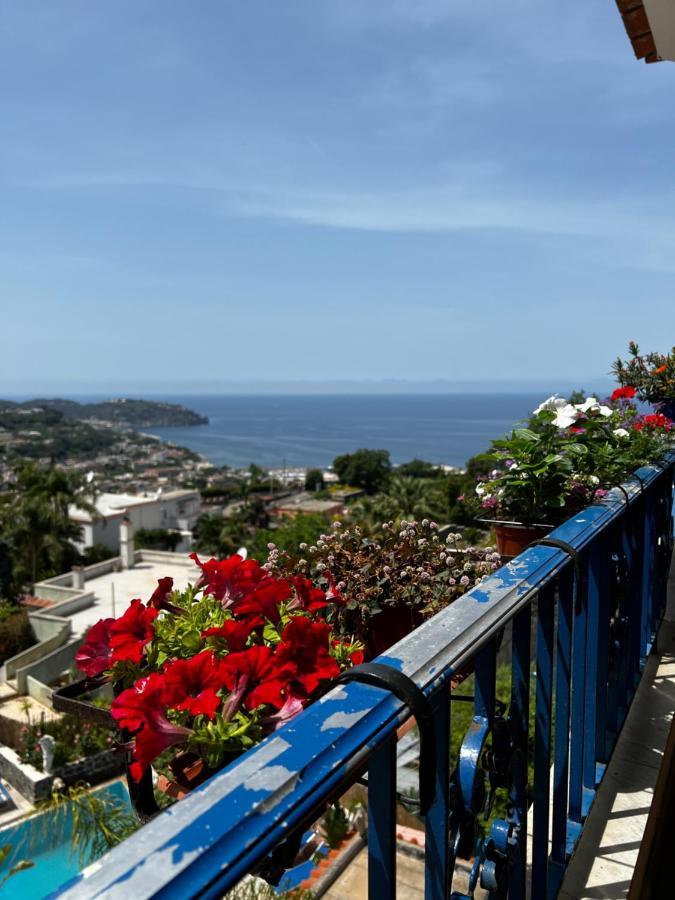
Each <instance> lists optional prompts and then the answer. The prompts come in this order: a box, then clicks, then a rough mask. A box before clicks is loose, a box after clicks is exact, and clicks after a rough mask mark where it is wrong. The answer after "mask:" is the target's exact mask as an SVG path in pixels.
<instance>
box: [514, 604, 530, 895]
mask: <svg viewBox="0 0 675 900" xmlns="http://www.w3.org/2000/svg"><path fill="white" fill-rule="evenodd" d="M531 633H532V606H531V605H529V604H528V606H527V607H526V608H525V609H524V610H523V611H522V612H519V613H518V615H517V616H516V617H515V618H514V620H513V643H512V649H511V723H512V726H513V732H514V743H515V748H516V749H517V750H519V751H520V753H521V754H522V759H523V769H524V776H525V777H524V781H523V784H520V785H517V786H516V793H515V795H514V797H513V802H514V806H516V807H517V809H518V810H519V812H520V834H519V840H518V843H519V853H518V855H517V856H516V859H515V864H514V867H513V869H512V871H511V878H510V881H509V898H510V900H525V895H526V887H525V876H526V873H527V806H528V799H527V777H528V774H527V773H528V765H527V761H528V756H529V746H528V745H529V725H530V638H531Z"/></svg>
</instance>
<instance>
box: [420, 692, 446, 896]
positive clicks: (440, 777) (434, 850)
mask: <svg viewBox="0 0 675 900" xmlns="http://www.w3.org/2000/svg"><path fill="white" fill-rule="evenodd" d="M432 706H433V710H434V727H435V741H436V772H435V778H436V795H435V797H434V802H433V803H432V804H431V808H430V809H429V811H428V813H427V815H426V820H425V848H424V896H425V900H447V897H448V894H449V889H450V867H449V849H450V848H449V829H448V819H449V815H450V806H449V783H450V782H449V776H450V698H449V697H448V693H447V691H446V690H440V691H437V693H436V696H435V698H434V699H433V700H432Z"/></svg>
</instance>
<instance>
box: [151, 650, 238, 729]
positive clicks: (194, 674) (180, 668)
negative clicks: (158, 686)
mask: <svg viewBox="0 0 675 900" xmlns="http://www.w3.org/2000/svg"><path fill="white" fill-rule="evenodd" d="M164 675H165V679H164V700H165V702H166V705H167V706H170V707H171V708H172V709H182V710H185V711H186V712H189V713H190V714H191V715H193V716H199V715H204V716H208V717H209V719H212V718H213V717H214V716H215V714H216V710H217V709H218V707H219V706H220V704H221V702H222V701H221V698H220V697H219V696H218V694H217V691H219V690H220V689H221V688H222V687H224V686H225V678H224V672H223V667H222V662H221V661H220V660H219V659H218V658H217V656H216V655H215V653H214V652H213V651H212V650H205V651H203V652H202V653H198V654H197V655H196V656H193V657H192V659H177V660H174V661H173V662H170V663H168V664H167V665H166V666H165V667H164Z"/></svg>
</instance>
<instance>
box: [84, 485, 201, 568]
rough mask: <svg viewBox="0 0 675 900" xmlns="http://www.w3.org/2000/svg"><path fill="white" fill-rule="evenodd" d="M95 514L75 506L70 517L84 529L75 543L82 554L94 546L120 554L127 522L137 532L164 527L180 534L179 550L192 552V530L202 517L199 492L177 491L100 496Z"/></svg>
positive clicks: (97, 499)
mask: <svg viewBox="0 0 675 900" xmlns="http://www.w3.org/2000/svg"><path fill="white" fill-rule="evenodd" d="M95 506H96V514H95V515H92V513H89V512H86V511H85V510H83V509H79V508H78V507H75V506H72V507H70V509H69V515H70V518H71V520H72V521H73V522H77V523H78V524H79V525H81V526H82V536H81V539H80V540H79V541H78V542H76V546H77V548H78V550H79V551H80V552H83V551H84V550H85V549H86V548H87V547H93V545H94V544H104V545H105V546H106V547H109V548H110V550H113V551H114V552H115V553H119V552H120V525H121V523H122V520H123V519H125V518H126V519H128V520H129V521H130V523H131V526H132V528H133V530H134V531H137V530H138V529H139V528H165V529H168V530H170V531H179V532H180V533H181V535H182V536H183V540H182V542H181V544H180V545H179V549H189V548H190V546H191V542H192V529H193V527H194V524H195V522H196V521H197V519H198V518H199V516H200V514H201V496H200V494H199V491H189V490H183V491H181V490H177V491H167V492H166V493H162V492H161V491H158V492H157V493H156V494H99V496H98V497H97V498H96V503H95Z"/></svg>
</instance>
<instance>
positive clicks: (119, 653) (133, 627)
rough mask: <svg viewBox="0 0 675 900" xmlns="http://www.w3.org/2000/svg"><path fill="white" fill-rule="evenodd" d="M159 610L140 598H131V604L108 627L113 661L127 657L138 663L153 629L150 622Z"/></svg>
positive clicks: (152, 633)
mask: <svg viewBox="0 0 675 900" xmlns="http://www.w3.org/2000/svg"><path fill="white" fill-rule="evenodd" d="M158 615H159V612H158V611H157V610H156V609H152V608H151V607H147V606H144V605H143V603H142V602H141V601H140V600H132V601H131V605H130V606H129V608H128V609H127V611H126V612H125V613H124V615H123V616H120V618H119V619H117V620H116V621H115V622H114V623H113V624H112V626H111V628H110V647H111V649H112V659H113V662H118V661H120V660H123V659H127V660H129V661H130V662H134V663H139V662H140V661H141V658H142V656H143V648H144V647H145V645H146V644H147V643H148V641H151V640H152V638H153V636H154V633H155V630H154V628H153V625H152V623H153V622H154V621H155V619H156V618H157V616H158Z"/></svg>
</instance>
